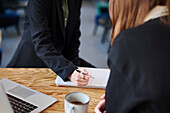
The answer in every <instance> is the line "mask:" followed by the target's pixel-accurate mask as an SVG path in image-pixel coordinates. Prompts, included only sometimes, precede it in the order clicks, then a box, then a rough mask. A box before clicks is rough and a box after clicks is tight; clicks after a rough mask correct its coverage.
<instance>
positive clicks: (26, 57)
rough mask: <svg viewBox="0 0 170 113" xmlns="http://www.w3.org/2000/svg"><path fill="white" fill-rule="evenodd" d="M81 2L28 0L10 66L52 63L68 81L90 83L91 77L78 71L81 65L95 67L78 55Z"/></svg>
mask: <svg viewBox="0 0 170 113" xmlns="http://www.w3.org/2000/svg"><path fill="white" fill-rule="evenodd" d="M81 4H82V0H29V1H28V5H27V9H26V16H25V28H24V33H23V36H22V39H21V42H20V44H19V46H18V48H17V50H16V52H15V54H14V56H13V58H12V60H11V61H10V63H9V64H8V66H7V67H14V68H47V67H49V68H51V69H52V70H53V71H54V72H55V73H56V74H58V75H59V76H60V77H61V78H62V79H63V80H65V81H66V80H68V79H70V80H71V81H72V82H73V83H75V84H77V85H87V84H88V80H89V77H88V76H86V75H83V74H81V73H78V72H77V71H76V69H78V66H82V67H94V66H93V65H91V64H90V63H88V62H86V61H85V60H83V59H81V58H79V55H78V54H79V50H78V48H79V45H80V41H79V37H80V34H81V33H80V29H79V28H80V8H81ZM81 71H83V72H84V73H87V72H86V71H85V70H84V69H81Z"/></svg>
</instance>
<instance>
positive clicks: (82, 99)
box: [64, 92, 90, 113]
mask: <svg viewBox="0 0 170 113" xmlns="http://www.w3.org/2000/svg"><path fill="white" fill-rule="evenodd" d="M89 102H90V97H89V96H88V95H87V94H85V93H81V92H72V93H69V94H67V95H66V97H65V105H64V108H65V113H88V108H89Z"/></svg>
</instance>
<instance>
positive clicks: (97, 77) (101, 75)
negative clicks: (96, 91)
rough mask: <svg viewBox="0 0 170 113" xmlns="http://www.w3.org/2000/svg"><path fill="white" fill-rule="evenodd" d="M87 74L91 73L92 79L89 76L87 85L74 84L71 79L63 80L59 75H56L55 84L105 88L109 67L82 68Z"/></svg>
mask: <svg viewBox="0 0 170 113" xmlns="http://www.w3.org/2000/svg"><path fill="white" fill-rule="evenodd" d="M84 69H86V70H87V72H88V74H89V75H92V76H93V77H94V79H92V78H90V80H89V83H88V85H86V86H76V85H75V84H74V83H72V82H71V81H66V82H65V81H63V80H62V78H61V77H60V76H57V78H56V80H55V83H56V85H57V86H71V87H85V88H100V89H105V88H106V85H107V81H108V79H109V75H110V69H103V68H84Z"/></svg>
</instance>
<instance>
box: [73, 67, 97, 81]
mask: <svg viewBox="0 0 170 113" xmlns="http://www.w3.org/2000/svg"><path fill="white" fill-rule="evenodd" d="M76 71H77V72H79V73H81V74H83V75H86V76H89V77H90V78H92V79H94V77H92V76H91V75H88V74H87V73H84V72H82V71H80V70H78V69H77V70H76ZM83 78H84V77H83Z"/></svg>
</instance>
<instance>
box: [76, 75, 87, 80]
mask: <svg viewBox="0 0 170 113" xmlns="http://www.w3.org/2000/svg"><path fill="white" fill-rule="evenodd" d="M78 78H79V80H82V79H83V80H87V81H89V76H87V75H84V74H79V75H78Z"/></svg>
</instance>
